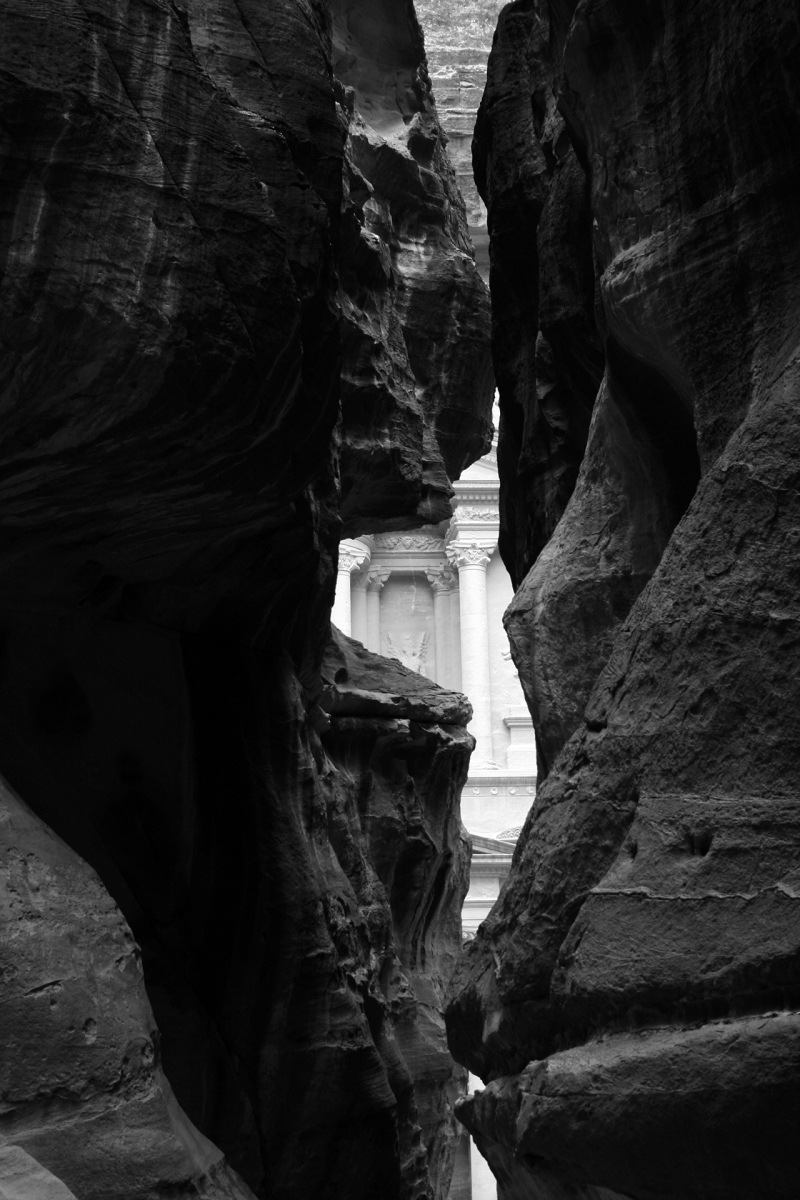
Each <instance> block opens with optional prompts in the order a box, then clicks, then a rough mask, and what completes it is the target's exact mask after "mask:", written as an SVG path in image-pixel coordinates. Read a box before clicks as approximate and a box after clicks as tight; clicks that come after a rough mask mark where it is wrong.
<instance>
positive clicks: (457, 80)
mask: <svg viewBox="0 0 800 1200" xmlns="http://www.w3.org/2000/svg"><path fill="white" fill-rule="evenodd" d="M505 2H506V0H462V2H461V3H458V4H454V3H452V2H451V0H417V6H416V7H417V15H418V17H419V20H420V24H421V25H422V29H423V33H424V35H425V52H426V55H427V59H428V70H429V71H430V75H431V82H432V84H433V91H434V97H435V99H436V112H437V114H438V116H439V120H440V121H441V123H442V127H443V129H444V131H445V134H446V135H447V151H448V154H449V156H450V159H451V160H452V163H453V166H454V168H455V172H456V178H457V180H458V187H459V191H460V192H461V194H462V196H463V197H464V203H465V205H466V210H467V222H468V225H469V232H470V237H471V239H472V242H473V244H474V246H475V252H476V261H477V263H478V267H479V269H480V271H481V274H482V275H483V277H484V278H488V272H489V234H488V230H487V227H486V205H485V203H484V201H483V199H482V198H481V195H480V193H479V191H478V189H477V187H476V186H475V177H474V173H473V169H472V135H473V132H474V129H475V118H476V116H477V114H478V106H479V104H480V101H481V96H482V95H483V89H484V87H485V84H486V60H487V58H488V55H489V49H490V47H491V44H492V37H493V35H494V30H495V26H496V25H497V17H498V14H499V12H500V10H501V9H502V8H503V6H504V4H505Z"/></svg>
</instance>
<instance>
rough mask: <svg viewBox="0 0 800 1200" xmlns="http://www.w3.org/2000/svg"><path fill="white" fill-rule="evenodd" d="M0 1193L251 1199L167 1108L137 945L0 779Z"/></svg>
mask: <svg viewBox="0 0 800 1200" xmlns="http://www.w3.org/2000/svg"><path fill="white" fill-rule="evenodd" d="M0 837H1V838H2V843H1V845H2V848H1V849H0V854H2V870H1V871H0V886H2V898H0V945H2V963H3V966H2V972H3V989H2V1001H1V1002H2V1007H3V1033H4V1041H5V1046H6V1049H5V1051H4V1054H3V1063H2V1095H3V1114H2V1130H3V1135H4V1138H7V1139H8V1142H7V1143H6V1144H4V1146H3V1147H2V1149H0V1187H2V1190H3V1194H4V1195H8V1196H20V1197H22V1198H23V1200H39V1198H41V1200H69V1197H73V1198H74V1197H80V1198H81V1200H84V1198H85V1200H90V1198H91V1197H96V1198H97V1200H100V1198H101V1197H108V1198H109V1200H110V1198H112V1197H119V1200H123V1198H124V1200H134V1198H138V1197H141V1198H142V1200H145V1198H146V1200H156V1198H157V1197H159V1196H163V1195H164V1194H165V1193H166V1194H168V1195H170V1196H187V1197H188V1196H197V1195H202V1196H208V1197H209V1198H212V1197H213V1198H214V1200H228V1198H230V1200H248V1198H250V1200H253V1193H252V1192H251V1191H250V1189H249V1188H248V1187H246V1186H245V1185H244V1183H243V1182H242V1180H241V1179H239V1178H238V1177H237V1176H236V1175H235V1173H234V1172H232V1171H231V1170H230V1168H229V1167H228V1166H227V1165H226V1164H225V1162H224V1160H223V1158H222V1154H221V1152H220V1151H219V1150H218V1149H217V1148H216V1147H215V1146H213V1145H212V1144H211V1143H210V1142H209V1141H208V1140H207V1139H206V1138H204V1137H203V1136H202V1134H200V1133H199V1132H198V1130H197V1129H195V1128H194V1127H193V1126H192V1124H191V1122H189V1121H188V1120H187V1119H186V1117H185V1116H184V1115H183V1114H182V1113H181V1112H180V1110H179V1109H178V1106H177V1104H176V1102H175V1099H174V1097H173V1094H172V1090H171V1088H170V1086H169V1084H168V1082H167V1081H166V1079H165V1078H164V1075H163V1072H162V1071H161V1068H160V1066H159V1064H158V1055H157V1043H158V1032H157V1030H156V1025H155V1021H154V1020H153V1014H152V1011H151V1008H150V1005H149V1003H148V1001H147V996H146V994H145V988H144V980H143V972H142V966H141V956H140V954H139V950H138V947H137V946H136V944H135V942H134V940H133V937H132V936H131V932H130V929H129V928H128V926H127V924H126V922H125V920H124V918H123V916H122V914H121V913H120V911H119V909H118V908H117V907H116V905H115V904H114V902H113V901H112V900H111V898H110V896H109V895H108V892H107V891H106V889H105V888H104V887H103V885H102V883H101V881H100V880H99V879H98V877H97V875H95V873H94V871H92V870H91V868H90V867H88V866H87V865H86V863H85V862H84V861H83V860H82V859H80V858H79V857H78V855H77V854H75V853H74V851H72V850H70V848H69V847H68V846H66V845H65V844H64V843H63V842H62V841H61V840H60V839H59V838H57V837H56V836H55V835H54V834H53V833H52V832H51V831H50V830H49V829H48V828H47V826H46V825H44V823H43V822H42V821H40V820H39V819H38V818H37V817H36V816H35V815H34V813H32V812H31V811H30V809H28V808H27V806H26V805H25V804H23V803H22V801H21V800H20V799H19V798H18V797H17V796H15V795H14V793H13V792H12V791H11V789H10V788H8V786H7V785H6V784H4V783H0Z"/></svg>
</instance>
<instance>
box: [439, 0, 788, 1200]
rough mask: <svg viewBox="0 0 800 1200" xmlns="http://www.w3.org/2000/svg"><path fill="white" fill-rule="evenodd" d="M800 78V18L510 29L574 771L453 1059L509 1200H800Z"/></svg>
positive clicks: (510, 326) (534, 412)
mask: <svg viewBox="0 0 800 1200" xmlns="http://www.w3.org/2000/svg"><path fill="white" fill-rule="evenodd" d="M798 78H800V14H798V12H797V9H796V6H794V5H792V4H791V3H789V2H788V0H786V2H784V0H770V2H769V3H768V4H766V5H765V4H756V3H749V2H745V3H742V4H739V5H736V6H735V8H731V7H730V6H727V5H723V4H721V3H717V0H702V2H701V3H697V4H694V5H691V6H689V7H686V6H682V5H679V4H677V3H673V2H672V0H664V2H663V3H659V4H654V5H644V6H640V7H638V8H636V9H635V10H634V9H633V8H631V6H629V5H627V4H623V3H621V0H598V2H597V3H592V4H580V5H577V6H575V5H573V4H569V3H555V2H553V3H551V4H549V5H548V4H545V3H543V2H540V3H538V4H526V3H521V4H517V5H510V6H509V7H508V8H507V9H506V10H505V11H504V13H503V15H502V17H501V20H500V25H499V29H498V35H497V40H496V43H495V48H494V51H493V55H492V59H491V61H490V67H489V83H488V88H487V92H486V96H485V99H484V104H483V108H482V112H481V119H480V125H479V130H478V134H477V138H476V158H477V160H478V162H479V164H482V166H481V170H482V171H483V176H482V182H481V186H482V187H484V188H485V190H486V194H487V198H488V204H489V217H490V225H491V226H492V232H493V244H492V283H493V289H494V294H493V308H494V317H495V331H494V340H495V346H494V350H495V361H496V364H497V368H498V379H499V385H500V394H501V405H502V425H501V447H500V453H499V459H500V470H501V477H502V478H504V480H505V483H504V487H505V493H504V495H505V499H506V509H505V518H504V519H505V521H506V537H505V542H504V554H505V555H506V558H507V561H509V563H510V564H511V565H512V566H514V567H515V569H516V572H517V580H518V584H519V585H520V586H519V591H518V593H517V596H516V598H515V601H514V603H513V604H512V606H511V609H510V610H509V614H508V617H507V627H508V631H509V635H510V637H511V640H512V645H513V647H514V652H515V658H516V661H517V663H518V665H519V669H520V675H521V678H522V679H523V681H524V684H525V687H526V691H527V694H528V698H529V702H530V704H531V709H532V712H533V714H534V718H535V722H536V724H537V731H538V734H539V739H540V748H541V749H542V751H543V754H542V764H541V765H542V767H543V770H542V773H544V770H546V769H549V775H548V777H547V779H546V781H545V782H544V783H543V785H542V786H540V788H539V792H538V795H537V800H536V804H535V806H534V809H533V811H532V813H531V815H530V817H529V819H528V822H527V824H526V827H525V829H524V830H523V834H522V837H521V839H520V844H519V845H518V848H517V851H516V854H515V860H514V867H513V869H512V873H511V876H510V879H509V881H508V884H507V886H506V888H505V890H504V892H503V893H502V894H501V897H500V900H499V902H498V904H497V906H496V908H495V910H494V911H493V913H492V914H491V915H490V917H489V918H488V920H487V922H486V923H485V925H484V927H483V929H482V931H481V932H480V933H479V935H478V937H477V938H476V939H475V941H474V942H473V943H472V944H471V945H470V946H469V947H468V949H467V951H466V955H465V958H464V960H463V963H462V965H461V967H460V969H459V974H458V977H457V979H456V982H455V984H454V990H453V997H452V1002H451V1005H450V1008H449V1011H448V1030H449V1035H450V1044H451V1048H452V1049H453V1051H454V1054H455V1056H456V1057H457V1058H458V1059H459V1060H460V1061H462V1062H464V1063H466V1064H468V1065H469V1067H470V1069H471V1070H473V1071H475V1072H476V1073H478V1074H480V1075H481V1076H482V1077H483V1079H484V1080H487V1081H494V1082H491V1083H490V1086H489V1087H488V1088H487V1089H486V1090H485V1091H484V1092H483V1094H482V1096H480V1097H479V1098H477V1099H476V1100H474V1101H471V1102H470V1103H469V1104H468V1106H467V1107H466V1108H465V1109H464V1117H465V1120H466V1123H467V1124H468V1126H469V1127H470V1128H471V1129H472V1130H473V1132H474V1133H475V1136H476V1139H477V1140H478V1142H479V1144H480V1145H481V1146H482V1147H483V1148H484V1149H485V1151H486V1153H487V1155H488V1157H489V1158H490V1161H492V1162H493V1163H494V1164H495V1166H496V1169H497V1173H498V1176H499V1177H500V1178H501V1180H502V1181H503V1182H502V1189H501V1194H502V1195H503V1197H504V1200H507V1198H508V1197H514V1198H516V1197H528V1196H530V1197H536V1198H537V1200H545V1198H546V1200H550V1198H555V1197H558V1198H559V1200H561V1198H562V1197H564V1196H570V1197H576V1198H577V1197H580V1198H582V1200H585V1198H588V1197H591V1198H592V1200H597V1198H598V1197H601V1196H602V1197H605V1198H606V1200H607V1198H608V1197H609V1195H610V1196H618V1195H623V1196H629V1197H632V1198H635V1200H639V1198H640V1197H641V1198H644V1197H647V1198H648V1200H701V1198H702V1200H756V1198H758V1200H763V1198H767V1197H769V1198H770V1200H790V1197H793V1196H795V1195H797V1194H798V1191H800V1158H798V1155H797V1152H796V1147H795V1140H796V1139H795V1135H794V1133H793V1129H794V1124H795V1122H796V1120H797V1117H798V1113H799V1112H800V1088H798V1085H797V1077H798V1076H797V1066H798V1061H797V1046H798V1041H797V1030H798V1017H797V1009H798V1007H799V1006H800V933H799V932H798V931H799V930H800V924H798V912H797V904H798V888H797V879H798V874H797V873H798V869H799V864H800V826H798V820H799V819H800V810H799V809H798V802H797V797H798V794H800V788H799V787H798V784H799V783H800V780H798V767H799V766H800V763H799V760H798V755H797V745H798V737H799V736H800V728H799V727H798V719H797V713H798V699H800V697H799V696H798V686H799V685H798V679H800V671H798V643H797V638H796V633H795V631H796V624H797V619H798V616H800V613H799V612H798V608H797V602H796V596H797V545H796V542H797V535H796V530H797V527H798V524H800V510H798V503H797V492H796V487H795V484H796V475H797V461H798V452H799V451H800V436H799V435H798V404H799V402H800V271H799V270H798V268H799V267H800V262H799V261H798V259H799V258H800V154H799V153H798V144H800V143H799V142H798V135H799V134H800V91H798ZM480 181H481V176H480V174H479V182H480ZM582 181H583V182H582ZM515 213H516V214H517V216H516V217H515V216H514V214H515ZM515 221H516V226H515ZM493 222H494V223H493ZM515 228H516V238H515V237H514V230H515ZM555 230H559V233H558V236H556V235H555V232H554V231H555ZM495 231H496V238H495V236H494V235H495ZM592 264H593V266H592ZM569 347H571V349H570V350H569V353H567V352H566V350H567V348H569ZM578 368H580V376H579V377H578V376H576V374H575V371H576V370H578ZM595 393H596V395H595Z"/></svg>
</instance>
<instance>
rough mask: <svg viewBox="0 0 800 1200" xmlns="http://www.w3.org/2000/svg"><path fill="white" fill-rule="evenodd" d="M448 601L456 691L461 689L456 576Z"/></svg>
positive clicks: (451, 672)
mask: <svg viewBox="0 0 800 1200" xmlns="http://www.w3.org/2000/svg"><path fill="white" fill-rule="evenodd" d="M448 600H449V602H450V652H451V655H452V657H451V659H450V675H451V679H452V680H453V683H452V687H453V690H454V691H456V692H460V691H462V690H463V685H462V683H461V591H460V589H459V586H458V579H457V578H456V582H455V586H454V588H453V590H452V592H451V593H450V595H449V596H448Z"/></svg>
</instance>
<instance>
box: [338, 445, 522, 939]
mask: <svg viewBox="0 0 800 1200" xmlns="http://www.w3.org/2000/svg"><path fill="white" fill-rule="evenodd" d="M454 488H455V492H456V495H455V498H454V500H453V517H452V519H451V520H450V521H449V522H446V521H445V522H443V523H442V524H440V525H435V526H427V527H424V528H422V529H419V530H413V531H410V532H406V533H384V534H377V535H375V536H364V537H360V538H354V539H348V540H346V541H343V542H342V543H341V544H340V548H339V577H338V583H337V590H336V602H335V604H334V609H333V613H332V615H331V616H332V620H333V623H334V624H335V625H337V626H338V628H339V629H341V630H342V631H343V632H344V633H347V634H348V635H349V636H351V637H354V638H356V639H358V641H360V642H363V644H364V645H366V646H367V647H368V649H370V650H373V651H375V652H376V653H378V654H384V655H386V656H387V657H389V658H398V659H399V660H400V661H401V662H402V663H404V665H406V666H408V667H410V668H411V669H412V670H415V671H419V672H421V673H422V674H424V675H427V676H428V677H429V678H430V679H433V680H435V682H436V683H439V684H441V685H442V686H443V687H446V688H452V689H454V690H456V691H462V692H464V693H466V695H467V696H468V697H469V699H470V702H471V703H472V708H473V713H474V716H473V719H472V722H471V724H470V726H469V728H470V732H471V733H472V734H473V735H474V737H475V739H476V748H475V751H474V753H473V756H472V762H471V766H470V776H469V779H468V781H467V784H466V786H465V788H464V791H463V793H462V801H461V811H462V818H463V820H464V824H465V825H466V827H467V829H468V830H469V832H470V833H471V834H472V835H473V838H474V850H473V872H472V886H471V890H470V895H469V897H468V898H467V904H466V905H465V908H464V914H463V921H464V931H465V933H466V934H469V933H472V932H474V930H475V929H476V928H477V926H478V924H479V923H480V921H481V920H482V919H483V917H484V916H485V915H486V913H487V912H488V910H489V908H490V907H491V904H492V903H493V901H494V898H495V897H496V896H497V893H498V891H499V887H500V883H501V881H502V878H503V877H504V874H505V871H506V864H505V863H504V856H503V855H502V853H501V847H502V843H504V842H505V843H506V844H508V843H513V842H514V841H515V840H516V836H517V833H518V832H519V828H520V826H521V825H522V823H523V821H524V820H525V817H526V816H527V813H528V809H529V808H530V806H531V804H532V802H533V799H534V795H535V790H536V778H535V777H536V747H535V743H534V735H533V726H532V723H531V718H530V714H529V713H528V709H527V707H526V705H525V701H524V697H523V695H522V689H521V687H520V683H519V679H518V677H517V673H516V670H515V667H514V664H513V662H512V661H511V653H510V650H509V646H508V639H507V638H506V634H505V630H504V629H503V623H502V617H503V612H504V611H505V609H506V607H507V605H508V603H509V601H510V600H511V597H512V595H513V590H512V586H511V580H510V579H509V577H508V573H507V572H506V569H505V567H504V565H503V563H502V561H501V559H500V555H499V553H498V550H497V536H498V532H499V522H500V514H499V491H500V483H499V479H498V475H497V459H496V453H495V450H494V448H493V449H492V451H491V452H490V453H489V454H488V455H486V457H485V458H482V459H481V460H480V461H479V462H477V463H475V464H473V466H472V467H470V468H469V469H468V470H467V471H466V472H465V473H464V475H463V476H462V478H461V479H460V480H459V481H458V482H457V483H455V484H454ZM484 843H486V844H484ZM510 850H511V847H510V846H509V858H510ZM484 858H486V860H487V861H485V862H482V861H481V860H483V859H484ZM490 859H491V862H489V860H490ZM484 868H485V870H484ZM495 868H496V871H495Z"/></svg>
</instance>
